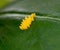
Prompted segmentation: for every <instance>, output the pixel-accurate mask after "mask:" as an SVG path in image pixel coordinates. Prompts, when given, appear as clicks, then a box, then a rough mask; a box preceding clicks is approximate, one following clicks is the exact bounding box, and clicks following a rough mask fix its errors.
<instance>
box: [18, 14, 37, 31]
mask: <svg viewBox="0 0 60 50" xmlns="http://www.w3.org/2000/svg"><path fill="white" fill-rule="evenodd" d="M35 16H36V14H35V13H32V14H31V15H29V16H28V17H25V19H23V21H22V22H21V24H20V26H19V28H20V29H21V30H26V29H28V28H29V27H30V25H31V23H32V21H34V18H35Z"/></svg>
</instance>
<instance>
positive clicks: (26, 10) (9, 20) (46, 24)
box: [0, 0, 60, 50]
mask: <svg viewBox="0 0 60 50" xmlns="http://www.w3.org/2000/svg"><path fill="white" fill-rule="evenodd" d="M56 1H58V2H59V0H56ZM56 1H55V0H46V1H45V0H37V1H35V0H22V1H20V2H19V3H16V4H14V5H15V6H14V5H11V6H9V7H7V8H5V9H3V10H2V12H0V50H60V13H59V12H60V10H59V7H55V6H58V5H59V4H58V3H57V2H56ZM51 2H53V3H52V4H51ZM18 4H20V5H18ZM45 4H48V5H45ZM54 4H55V5H54ZM17 5H18V6H17ZM34 5H35V6H34ZM44 5H45V6H44ZM52 5H53V7H51V6H52ZM43 7H46V8H47V9H48V10H47V9H45V8H43ZM12 8H13V9H12ZM34 8H35V9H34ZM42 8H43V9H42ZM52 8H53V9H52ZM32 12H35V13H36V14H37V16H36V18H35V21H34V22H32V24H31V27H30V28H29V29H28V30H20V28H19V25H20V24H21V21H22V19H23V18H24V17H25V16H28V15H30V14H31V13H32ZM53 12H54V13H53ZM55 12H56V13H55Z"/></svg>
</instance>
